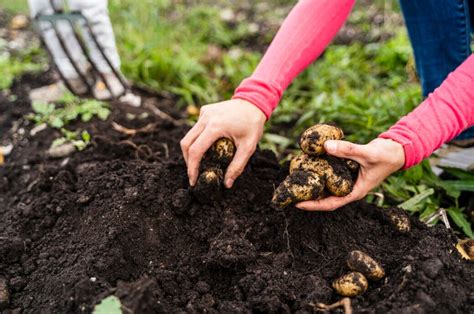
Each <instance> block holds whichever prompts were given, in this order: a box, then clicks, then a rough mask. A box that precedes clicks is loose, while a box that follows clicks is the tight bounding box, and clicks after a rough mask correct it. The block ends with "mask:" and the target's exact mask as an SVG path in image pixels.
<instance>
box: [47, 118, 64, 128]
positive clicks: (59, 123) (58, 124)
mask: <svg viewBox="0 0 474 314" xmlns="http://www.w3.org/2000/svg"><path fill="white" fill-rule="evenodd" d="M49 125H51V126H52V127H53V128H56V129H60V128H62V127H63V126H64V122H63V120H61V118H59V117H55V116H52V117H51V118H50V121H49Z"/></svg>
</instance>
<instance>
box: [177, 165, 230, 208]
mask: <svg viewBox="0 0 474 314" xmlns="http://www.w3.org/2000/svg"><path fill="white" fill-rule="evenodd" d="M223 180H224V172H223V171H222V169H220V168H216V167H211V168H208V169H206V170H204V171H203V172H201V174H200V175H199V178H198V181H197V182H196V185H195V186H194V187H193V188H192V195H194V197H195V198H196V199H197V200H198V201H199V202H200V203H202V204H212V203H214V202H219V201H220V200H221V197H222V189H223V187H222V181H223ZM175 202H179V200H175V199H173V203H175Z"/></svg>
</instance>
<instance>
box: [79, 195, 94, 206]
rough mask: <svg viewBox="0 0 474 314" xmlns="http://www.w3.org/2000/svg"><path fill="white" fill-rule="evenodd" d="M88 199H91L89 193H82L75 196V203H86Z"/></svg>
mask: <svg viewBox="0 0 474 314" xmlns="http://www.w3.org/2000/svg"><path fill="white" fill-rule="evenodd" d="M90 200H91V197H90V196H89V195H85V194H82V195H81V196H79V197H78V198H77V200H76V203H78V204H87V203H89V202H90Z"/></svg>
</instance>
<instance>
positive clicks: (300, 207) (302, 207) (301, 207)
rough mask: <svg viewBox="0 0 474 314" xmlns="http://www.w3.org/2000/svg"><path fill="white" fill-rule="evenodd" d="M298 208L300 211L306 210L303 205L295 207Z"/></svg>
mask: <svg viewBox="0 0 474 314" xmlns="http://www.w3.org/2000/svg"><path fill="white" fill-rule="evenodd" d="M295 207H296V208H299V209H305V208H304V206H303V205H300V204H296V205H295Z"/></svg>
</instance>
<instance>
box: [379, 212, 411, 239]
mask: <svg viewBox="0 0 474 314" xmlns="http://www.w3.org/2000/svg"><path fill="white" fill-rule="evenodd" d="M385 215H386V217H387V218H388V220H389V221H390V223H391V224H392V225H393V226H394V227H395V229H396V230H397V231H399V232H400V233H407V232H410V230H411V224H410V219H409V218H408V215H407V214H406V213H405V211H404V210H403V209H401V208H398V207H393V208H387V209H385Z"/></svg>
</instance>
